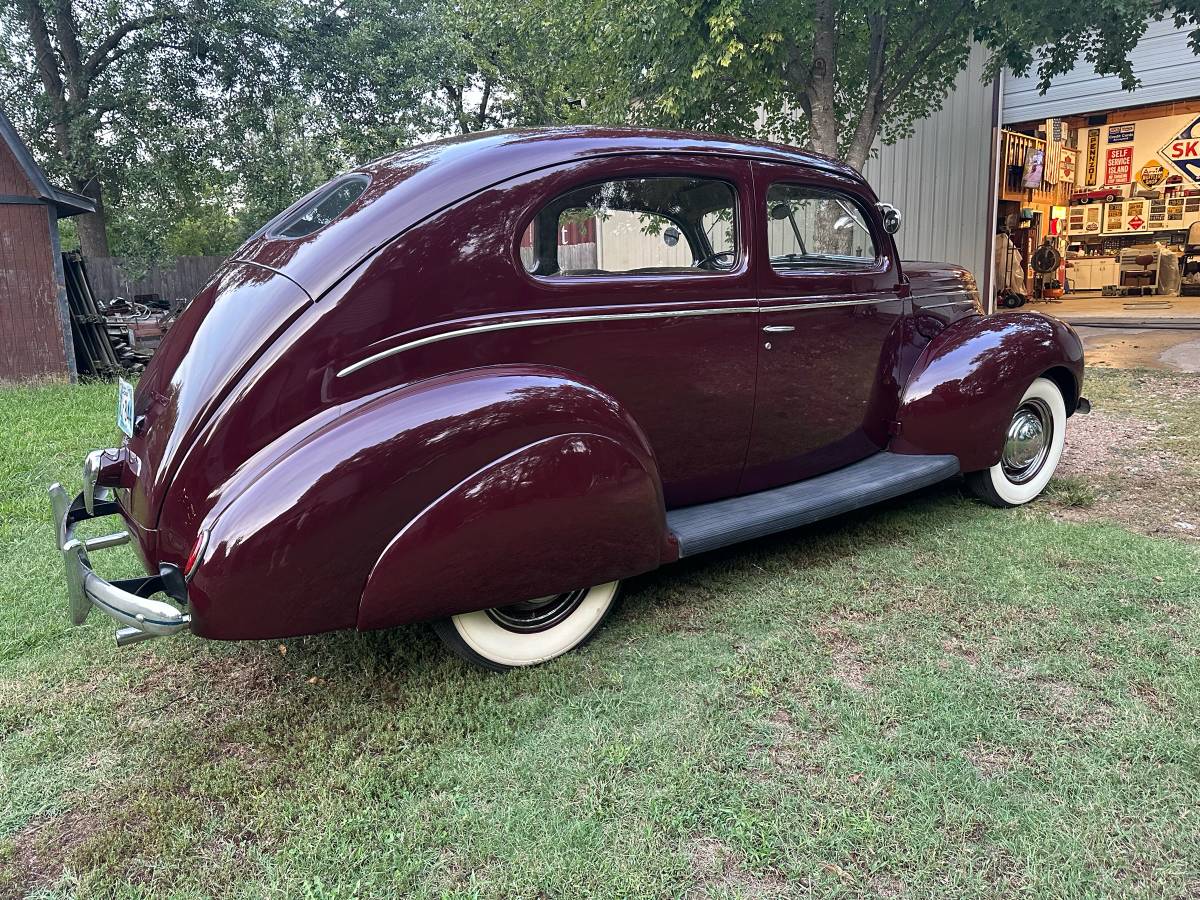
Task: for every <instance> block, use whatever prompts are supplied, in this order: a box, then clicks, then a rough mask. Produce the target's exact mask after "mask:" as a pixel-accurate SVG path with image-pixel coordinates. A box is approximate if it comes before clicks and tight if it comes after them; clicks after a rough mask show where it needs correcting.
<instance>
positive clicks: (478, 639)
mask: <svg viewBox="0 0 1200 900" xmlns="http://www.w3.org/2000/svg"><path fill="white" fill-rule="evenodd" d="M620 584H621V583H620V582H619V581H610V582H609V583H608V584H600V585H597V586H596V587H593V588H582V589H580V590H577V591H568V592H567V593H565V594H556V595H554V596H550V597H539V598H538V599H536V600H528V601H525V602H523V603H514V604H512V605H510V606H498V607H495V608H494V609H484V610H480V611H478V612H469V613H462V614H460V615H457V616H450V617H449V618H445V619H441V620H439V621H437V622H435V623H434V626H433V628H434V631H436V632H437V635H438V637H440V638H441V639H442V641H443V642H444V643H445V644H446V646H447V647H449V648H450V649H451V650H453V651H454V652H455V653H456V654H457V655H458V656H460V657H462V658H463V659H465V660H466V661H467V662H470V663H474V664H475V665H477V666H482V667H483V668H485V669H492V670H493V671H497V672H503V671H505V670H507V669H516V668H521V667H523V666H534V665H537V664H538V663H543V662H547V661H548V660H551V659H554V658H555V657H558V656H562V655H563V654H564V653H566V652H568V651H570V650H574V649H575V648H576V647H578V646H580V645H581V644H583V643H585V642H586V641H587V640H588V639H589V638H591V637H592V635H593V634H595V633H596V630H597V629H598V628H599V627H600V625H601V624H602V623H603V622H604V619H605V617H606V616H607V615H608V613H609V611H610V610H611V609H612V607H613V604H614V603H615V602H616V599H617V590H618V588H619V587H620Z"/></svg>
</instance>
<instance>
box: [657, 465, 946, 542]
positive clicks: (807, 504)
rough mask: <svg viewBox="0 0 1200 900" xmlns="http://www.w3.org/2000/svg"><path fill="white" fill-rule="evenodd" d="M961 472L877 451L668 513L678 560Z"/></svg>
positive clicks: (874, 501) (944, 466) (870, 501)
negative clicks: (788, 480)
mask: <svg viewBox="0 0 1200 900" xmlns="http://www.w3.org/2000/svg"><path fill="white" fill-rule="evenodd" d="M957 474H958V458H957V457H954V456H906V455H904V454H901V453H886V452H884V453H876V454H875V455H874V456H869V457H867V458H866V459H864V460H861V461H860V462H856V463H854V464H853V465H850V466H846V468H844V469H838V470H837V471H836V472H828V473H826V474H824V475H818V476H817V477H816V478H808V479H805V480H804V481H797V482H795V483H794V484H787V485H784V486H783V487H778V488H772V489H771V490H769V491H761V492H760V493H757V494H747V495H746V496H744V497H730V498H729V499H727V500H717V501H714V502H713V503H701V504H699V505H698V506H685V507H683V508H681V509H673V510H671V511H670V512H668V513H667V528H668V529H670V531H671V533H672V534H673V535H674V536H675V539H676V540H677V541H678V542H679V556H680V558H682V557H685V556H695V555H696V554H697V553H705V552H707V551H709V550H716V549H717V548H718V547H727V546H729V545H730V544H738V543H741V542H742V541H749V540H753V539H754V538H759V537H765V536H766V535H768V534H775V533H776V532H779V531H787V530H788V529H789V528H797V527H799V526H801V525H808V524H809V523H811V522H819V521H820V520H821V519H828V518H830V517H832V516H838V515H841V514H842V513H846V512H850V511H851V510H853V509H859V508H861V507H863V506H870V505H871V504H872V503H879V502H880V501H881V500H887V499H889V498H891V497H898V496H899V495H900V494H907V493H908V492H909V491H916V490H920V489H921V488H923V487H928V486H929V485H931V484H936V483H937V482H939V481H943V480H945V479H947V478H949V477H951V476H952V475H957Z"/></svg>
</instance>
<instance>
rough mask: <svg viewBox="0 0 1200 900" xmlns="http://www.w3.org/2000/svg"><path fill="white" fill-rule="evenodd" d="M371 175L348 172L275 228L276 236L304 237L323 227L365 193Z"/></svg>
mask: <svg viewBox="0 0 1200 900" xmlns="http://www.w3.org/2000/svg"><path fill="white" fill-rule="evenodd" d="M370 182H371V179H370V178H368V177H367V176H366V175H347V176H346V177H345V178H340V179H338V180H337V181H335V182H333V183H332V184H330V185H329V186H328V187H327V188H326V189H325V190H323V191H321V192H320V193H319V194H317V195H316V196H315V197H313V198H312V199H311V200H309V201H308V203H306V204H304V206H302V207H300V209H298V210H296V211H295V212H294V213H292V214H291V215H290V216H288V217H287V218H286V219H284V220H283V222H281V223H280V224H279V225H278V226H277V227H276V228H274V229H273V234H274V236H275V237H283V238H301V237H307V236H308V235H310V234H313V233H314V232H316V231H320V230H321V229H322V228H324V227H325V226H326V225H328V224H329V223H330V222H332V221H333V220H334V219H336V218H337V217H338V216H340V215H341V214H342V213H344V212H345V211H346V210H347V209H348V208H349V207H350V204H351V203H353V202H354V201H355V200H357V199H358V198H359V197H361V196H362V195H363V191H365V190H366V189H367V185H368V184H370Z"/></svg>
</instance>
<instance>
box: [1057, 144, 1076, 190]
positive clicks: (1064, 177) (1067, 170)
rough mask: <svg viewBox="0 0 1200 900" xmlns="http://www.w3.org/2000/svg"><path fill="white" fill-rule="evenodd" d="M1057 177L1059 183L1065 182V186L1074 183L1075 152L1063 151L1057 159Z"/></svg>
mask: <svg viewBox="0 0 1200 900" xmlns="http://www.w3.org/2000/svg"><path fill="white" fill-rule="evenodd" d="M1058 176H1059V181H1065V182H1067V184H1074V183H1075V151H1074V150H1065V149H1064V150H1063V151H1062V153H1061V154H1059V157H1058Z"/></svg>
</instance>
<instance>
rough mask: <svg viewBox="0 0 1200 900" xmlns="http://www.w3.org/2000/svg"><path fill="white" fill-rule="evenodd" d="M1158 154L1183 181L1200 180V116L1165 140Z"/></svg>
mask: <svg viewBox="0 0 1200 900" xmlns="http://www.w3.org/2000/svg"><path fill="white" fill-rule="evenodd" d="M1158 155H1159V157H1160V158H1161V159H1162V160H1163V161H1164V162H1165V163H1166V164H1167V165H1168V166H1170V167H1171V168H1172V169H1174V170H1175V171H1176V172H1178V173H1179V174H1180V175H1182V176H1183V178H1184V180H1185V181H1200V116H1196V118H1194V119H1192V121H1191V123H1189V124H1188V126H1187V127H1186V128H1182V129H1180V131H1179V133H1178V134H1177V135H1175V137H1173V138H1171V140H1169V141H1167V143H1166V144H1164V145H1163V147H1162V149H1161V150H1159V151H1158Z"/></svg>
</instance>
